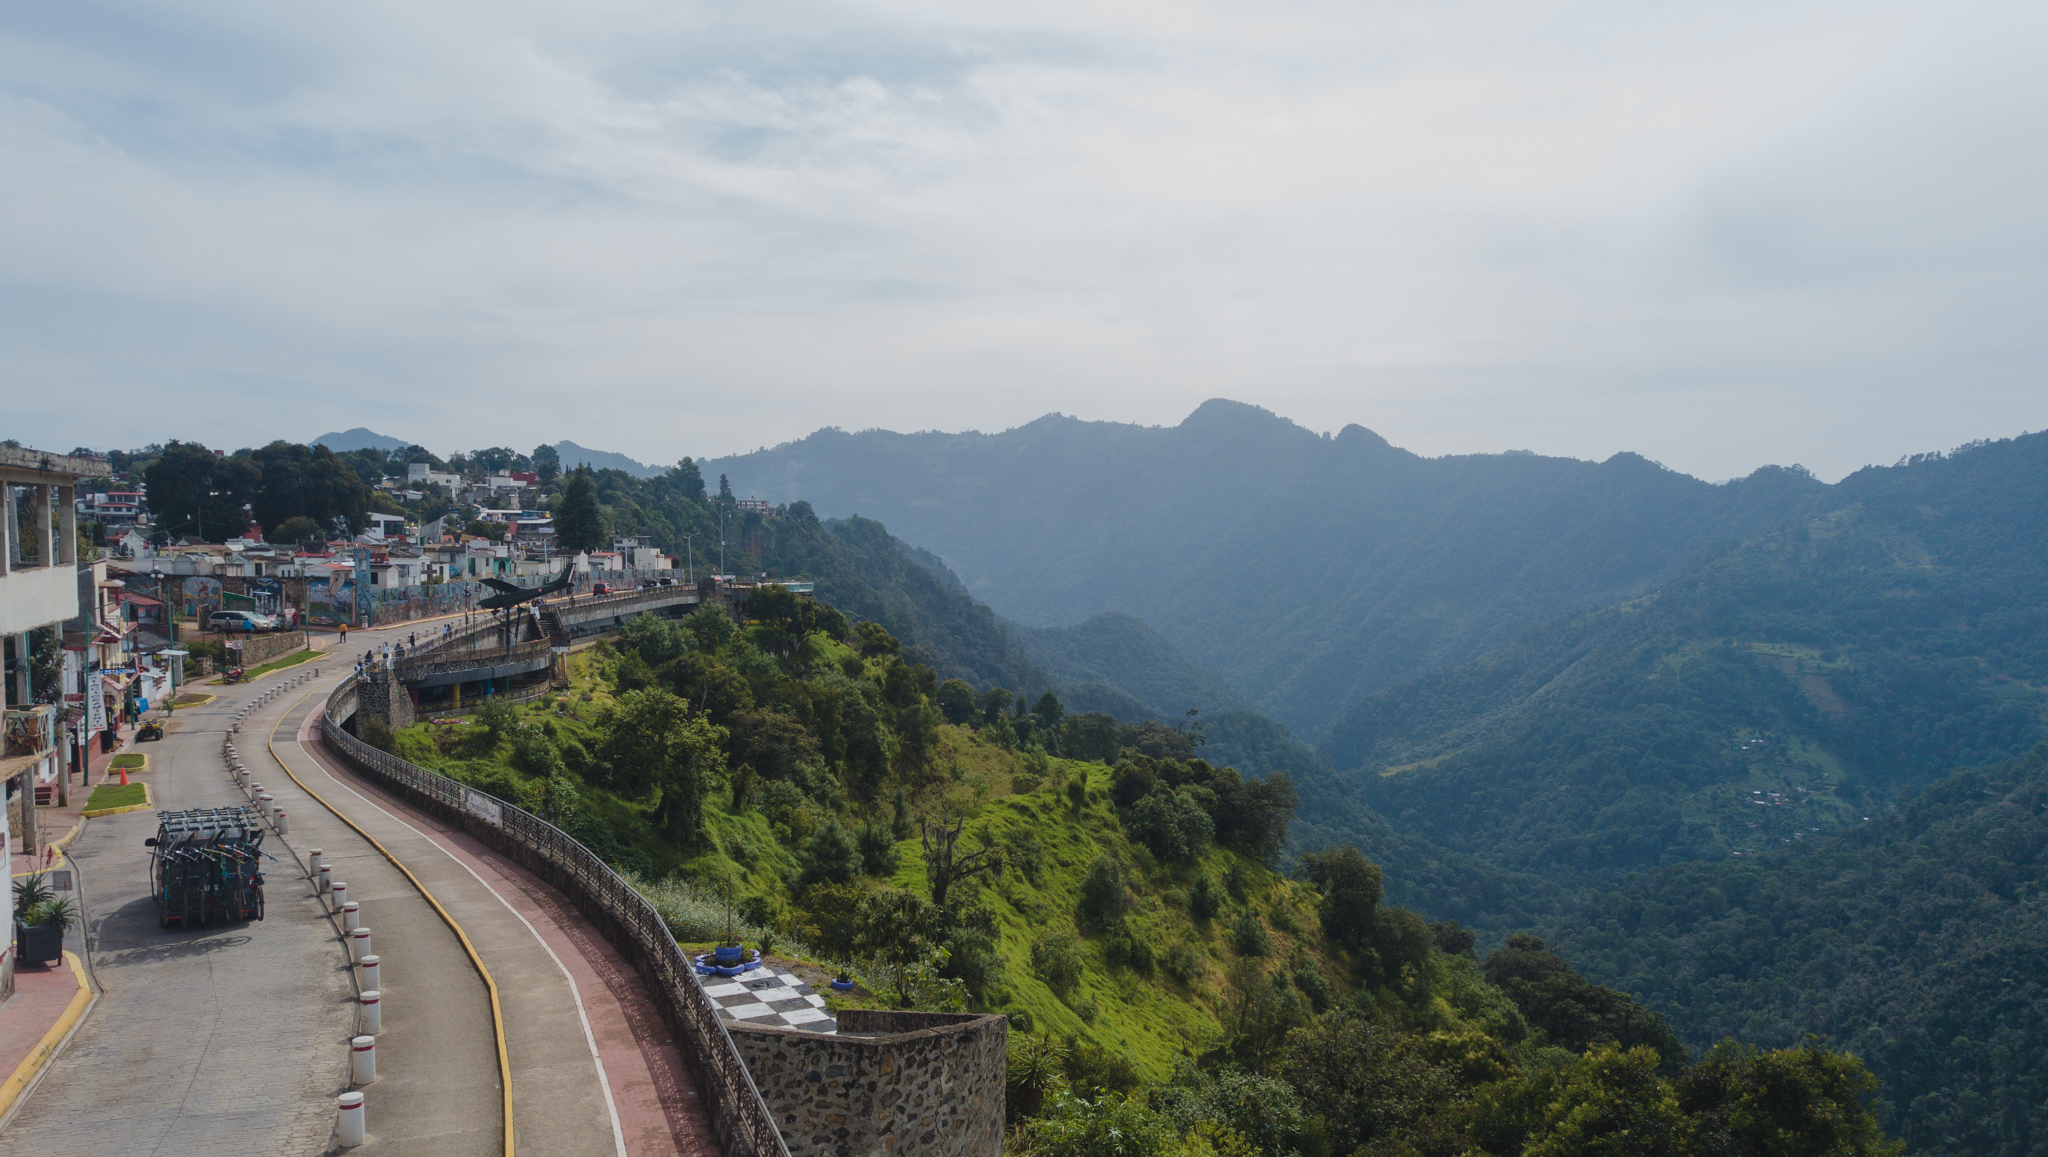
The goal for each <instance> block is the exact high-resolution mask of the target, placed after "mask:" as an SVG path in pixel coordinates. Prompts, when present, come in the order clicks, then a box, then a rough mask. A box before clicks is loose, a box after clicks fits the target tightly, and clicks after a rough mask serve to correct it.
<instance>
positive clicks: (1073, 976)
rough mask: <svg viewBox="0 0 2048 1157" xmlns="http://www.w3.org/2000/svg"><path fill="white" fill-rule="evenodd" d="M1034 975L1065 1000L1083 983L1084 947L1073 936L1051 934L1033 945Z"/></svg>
mask: <svg viewBox="0 0 2048 1157" xmlns="http://www.w3.org/2000/svg"><path fill="white" fill-rule="evenodd" d="M1031 972H1032V974H1033V975H1035V976H1037V977H1038V978H1039V979H1040V980H1043V981H1045V986H1046V987H1047V988H1050V989H1052V992H1053V995H1054V996H1057V997H1059V998H1060V999H1061V1000H1066V999H1067V998H1068V997H1069V996H1071V995H1072V994H1073V992H1074V989H1075V988H1076V987H1077V986H1078V985H1079V984H1080V983H1081V945H1080V943H1079V942H1078V941H1076V940H1075V939H1074V934H1073V933H1072V932H1067V931H1064V930H1062V931H1059V932H1051V933H1048V934H1046V935H1044V936H1041V937H1039V938H1038V939H1037V940H1034V941H1032V943H1031Z"/></svg>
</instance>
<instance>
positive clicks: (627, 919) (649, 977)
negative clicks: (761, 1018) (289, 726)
mask: <svg viewBox="0 0 2048 1157" xmlns="http://www.w3.org/2000/svg"><path fill="white" fill-rule="evenodd" d="M544 645H545V644H544V643H543V646H544ZM355 699H356V681H355V677H354V676H350V677H348V678H347V679H344V680H343V681H342V684H341V686H340V687H337V688H336V689H335V690H334V692H333V693H332V694H331V695H329V696H328V697H327V706H326V708H325V710H324V711H323V712H322V714H321V728H322V731H323V733H324V734H325V735H326V737H327V742H328V744H329V746H330V747H331V748H332V749H333V750H334V751H335V753H336V754H338V755H340V756H341V757H342V758H343V759H344V760H346V761H347V762H348V763H349V764H350V766H352V767H354V768H356V769H357V770H359V771H361V772H363V773H365V774H367V775H370V776H372V777H374V778H376V779H379V780H381V781H383V782H385V783H388V784H390V785H391V786H393V787H395V788H397V789H398V790H399V791H400V793H401V794H404V795H407V796H409V797H411V798H413V799H416V800H418V801H420V802H421V803H423V804H425V805H426V806H427V807H428V808H429V810H431V811H433V812H435V813H436V814H438V815H439V816H440V817H441V818H442V819H444V820H448V821H451V822H453V823H455V824H458V825H460V826H461V827H462V828H463V829H464V830H465V831H467V832H468V833H469V834H470V835H473V836H475V837H477V838H478V839H479V840H482V841H483V842H484V843H486V844H489V845H490V846H492V847H493V848H496V849H497V850H499V851H501V852H504V853H505V854H507V855H509V856H511V857H512V858H513V859H515V860H517V861H519V863H520V864H521V865H523V866H524V867H526V868H527V869H528V870H529V871H532V872H533V873H535V874H536V875H538V876H540V877H541V878H543V879H545V880H547V881H548V882H549V883H551V884H553V885H554V886H555V887H556V888H558V889H560V890H561V891H562V893H563V894H564V895H566V896H568V897H569V899H570V902H572V903H573V904H575V905H576V908H577V910H578V911H580V912H582V913H583V915H584V916H585V917H586V918H588V919H589V920H590V922H591V923H592V924H594V925H596V926H597V929H598V931H599V932H601V933H602V934H603V935H604V937H605V939H607V940H610V941H611V942H612V944H613V945H614V946H615V947H617V948H618V950H619V952H620V953H621V954H622V955H624V956H625V957H626V959H627V960H628V961H630V962H631V963H632V965H633V967H634V969H635V970H636V971H638V972H639V973H640V976H641V979H643V980H645V981H646V982H647V988H648V991H649V992H650V993H652V994H653V996H654V1003H655V1006H656V1007H657V1008H658V1009H659V1010H660V1011H661V1015H662V1018H663V1019H664V1020H666V1021H667V1022H668V1025H669V1027H670V1028H671V1029H672V1030H674V1032H675V1035H676V1040H677V1042H678V1043H680V1044H681V1045H682V1053H683V1060H684V1061H685V1062H686V1063H687V1064H688V1065H689V1066H690V1073H691V1075H692V1076H693V1077H695V1078H696V1081H697V1088H698V1091H699V1093H700V1095H701V1097H702V1100H703V1103H704V1104H705V1105H706V1107H707V1109H708V1110H709V1115H710V1118H711V1127H712V1129H713V1131H714V1132H716V1133H717V1134H718V1139H719V1146H720V1148H721V1149H723V1150H724V1152H725V1154H726V1157H789V1147H788V1146H787V1145H785V1144H784V1143H783V1140H782V1134H781V1132H780V1131H778V1130H777V1129H776V1127H775V1118H774V1117H773V1116H772V1115H771V1114H770V1113H769V1112H768V1105H767V1103H766V1102H765V1101H763V1100H762V1099H761V1091H760V1090H759V1089H758V1088H756V1087H755V1085H754V1078H753V1076H752V1075H751V1074H749V1073H748V1072H747V1066H746V1063H745V1062H744V1061H742V1060H741V1059H740V1054H739V1050H738V1049H736V1048H734V1047H733V1043H732V1034H730V1033H729V1032H727V1031H726V1027H725V1022H724V1021H722V1020H720V1019H718V1013H717V1012H716V1010H715V1006H713V1005H712V1003H711V998H710V997H708V996H706V995H704V986H703V985H702V984H700V983H699V982H698V980H697V969H696V967H695V965H694V963H693V962H692V961H691V960H690V958H689V957H688V956H685V955H684V954H683V950H682V948H681V947H680V946H679V945H677V944H676V940H675V937H674V936H673V935H671V934H670V933H669V930H668V925H667V924H666V923H665V922H664V921H663V920H662V918H661V915H660V913H658V912H656V911H655V910H654V906H653V905H652V904H649V903H648V902H647V898H646V897H644V896H642V895H641V894H640V893H639V892H636V891H634V890H633V888H632V886H631V885H629V884H627V883H626V882H625V881H624V880H622V879H620V878H619V874H618V873H617V872H614V871H612V869H611V866H610V865H609V864H606V863H605V862H604V861H603V860H601V859H599V858H597V856H596V855H594V854H593V853H592V852H591V851H590V849H588V848H586V847H584V846H583V845H582V844H580V843H578V842H576V841H575V840H574V839H572V838H571V837H570V836H569V835H568V834H567V833H565V832H563V831H562V830H561V829H560V828H557V827H556V826H554V825H553V824H551V823H548V822H547V821H546V820H543V819H541V818H539V817H538V816H535V815H533V814H532V813H530V812H527V811H525V810H523V809H521V808H518V807H515V806H513V805H512V804H509V803H505V802H503V801H501V800H498V799H496V798H494V797H491V796H487V795H484V794H483V793H481V792H479V791H477V790H475V789H474V788H470V787H467V786H465V785H463V784H461V783H458V782H456V781H455V780H452V779H449V778H448V777H447V776H445V775H440V774H438V773H436V772H432V771H428V770H427V769H426V768H424V767H420V766H419V765H418V764H415V763H411V762H409V761H407V760H403V759H400V758H398V757H397V756H395V755H391V754H390V753H388V752H383V751H379V750H377V749H376V748H374V747H371V746H370V745H369V744H367V743H364V742H363V741H362V740H360V739H357V738H356V737H355V736H353V735H351V734H349V733H348V731H347V730H346V729H345V728H343V727H342V725H341V721H342V720H344V719H346V718H347V717H348V716H350V715H353V714H354V713H355Z"/></svg>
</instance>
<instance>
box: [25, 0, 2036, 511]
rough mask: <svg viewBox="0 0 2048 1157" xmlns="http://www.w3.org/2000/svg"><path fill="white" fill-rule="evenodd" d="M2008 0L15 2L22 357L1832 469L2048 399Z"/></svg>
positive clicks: (693, 430)
mask: <svg viewBox="0 0 2048 1157" xmlns="http://www.w3.org/2000/svg"><path fill="white" fill-rule="evenodd" d="M1963 17H1964V13H1963V12H1962V11H1961V10H1955V9H1947V10H1931V9H1929V8H1928V7H1927V6H1924V5H1910V4H1903V3H1876V4H1860V5H1854V6H1852V5H1849V4H1846V3H1840V4H1803V5H1791V6H1787V5H1765V4H1760V3H1738V4H1731V5H1723V6H1716V7H1714V8H1713V9H1711V10H1701V11H1689V10H1685V9H1682V8H1675V7H1669V6H1644V5H1628V4H1619V3H1582V4H1572V5H1566V4H1555V3H1552V4H1528V3H1523V4H1495V3H1449V4H1444V3H1432V4H1421V3H1415V4H1400V3H1394V4H1382V5H1373V6H1355V5H1335V4H1311V3H1297V4H1279V5H1274V4H1259V5H1253V4H1220V3H1208V4H1192V5H1190V4H1173V5H1168V4H1160V3H1148V2H1139V3H1128V4H1121V5H1114V6H1104V5H1099V4H1094V5H1082V4H1060V3H1054V4H1046V5H1035V6H1016V5H993V4H989V5H961V4H947V5H937V4H922V3H885V2H884V3H843V4H828V3H787V4H770V5H763V6H748V7H745V8H743V9H735V8H732V7H731V6H713V5H703V4H673V3H670V4H659V5H657V4H651V3H638V2H631V0H613V2H610V3H596V4H580V5H573V6H572V5H546V4H489V5H487V4H479V3H467V4H465V3H454V4H445V5H431V6H417V5H412V6H407V5H399V4H390V3H365V4H355V5H347V6H344V5H333V4H329V5H314V6H297V7H289V8H278V7H275V6H262V5H255V4H215V5H210V6H206V7H204V8H202V9H198V10H170V9H162V8H160V7H156V6H147V5H139V4H123V3H104V4H75V5H17V6H13V7H12V8H9V9H7V10H6V11H5V12H4V13H0V203H4V204H6V205H8V206H9V209H10V211H9V212H8V213H7V214H6V215H5V216H4V217H0V305H4V306H5V307H6V308H5V310H4V314H0V373H4V374H5V380H6V381H7V382H8V385H7V387H6V388H7V389H8V391H9V392H10V393H11V394H15V395H18V397H15V398H10V405H9V409H10V411H11V416H15V417H16V420H17V424H18V425H19V426H20V428H22V429H23V430H24V431H26V432H27V433H28V434H32V435H34V437H35V438H36V439H40V440H42V441H48V442H51V443H52V444H54V443H56V442H67V443H68V442H74V441H82V442H141V441H146V440H150V439H152V438H159V437H165V436H186V437H197V438H201V439H204V440H207V441H209V442H212V443H215V444H243V443H247V442H253V441H260V440H265V439H268V438H270V437H273V436H278V435H298V436H303V435H306V434H311V433H313V432H316V431H317V430H320V429H326V428H329V427H332V426H334V425H336V424H337V423H340V424H343V425H353V424H357V423H359V422H360V423H363V424H368V425H370V426H372V427H373V428H377V429H380V430H385V431H387V432H390V433H395V434H400V435H403V436H407V437H412V438H416V439H418V440H421V441H424V442H427V443H428V444H430V445H437V446H443V447H447V448H455V447H461V446H469V445H480V444H487V443H495V442H507V441H509V442H513V443H517V444H522V445H523V444H525V443H527V442H533V441H539V440H541V439H542V438H543V437H545V438H548V439H550V440H552V439H553V438H556V437H562V436H567V437H571V438H574V439H575V440H577V441H579V442H582V443H584V444H588V445H600V446H607V447H613V448H616V449H619V450H622V451H625V452H628V453H632V454H634V455H635V456H637V457H640V458H643V459H646V460H653V461H662V460H670V459H673V458H675V457H678V456H680V455H681V454H684V453H694V454H704V453H721V452H726V451H731V450H737V449H746V448H751V447H752V446H755V445H759V444H764V443H772V442H775V441H779V440H782V439H784V438H789V437H794V436H798V435H801V434H803V433H805V432H807V431H808V430H810V429H812V428H814V427H816V426H819V425H826V424H836V425H844V426H849V427H866V426H875V425H886V426H894V427H897V428H929V427H947V428H961V427H978V428H983V429H994V428H1001V427H1003V426H1006V425H1010V424H1013V423H1016V422H1020V421H1025V420H1029V419H1030V418H1032V417H1035V416H1037V415H1038V414H1040V413H1043V412H1045V411H1048V410H1062V411H1066V412H1070V413H1077V414H1080V415H1083V416H1087V417H1102V418H1114V419H1120V420H1136V421H1146V422H1171V421H1176V420H1178V418H1179V416H1180V415H1181V414H1183V413H1185V412H1186V411H1187V410H1188V409H1191V408H1192V407H1193V405H1195V404H1196V403H1197V402H1199V401H1200V400H1201V399H1202V398H1205V397H1210V396H1214V395H1218V394H1221V395H1227V396H1233V397H1240V398H1243V399H1245V400H1248V401H1254V402H1258V403H1260V404H1263V405H1266V406H1269V407H1271V408H1273V409H1275V410H1277V411H1279V412H1281V413H1285V414H1288V415H1289V416H1292V417H1295V418H1296V419H1298V420H1300V421H1302V422H1304V423H1305V424H1308V425H1311V426H1315V427H1319V428H1329V429H1335V428H1337V427H1338V426H1341V425H1342V424H1344V423H1346V422H1351V421H1358V422H1362V423H1364V424H1366V425H1369V426H1372V427H1374V428H1376V429H1379V430H1381V431H1382V432H1384V433H1386V434H1388V435H1389V437H1391V438H1392V439H1393V440H1394V441H1396V442H1398V443H1401V444H1404V445H1407V446H1410V447H1411V448H1414V449H1416V450H1418V451H1422V452H1427V453H1437V452H1449V451H1464V450H1474V449H1497V448H1503V447H1506V446H1529V447H1531V448H1535V449H1540V450H1545V451H1548V452H1557V453H1577V454H1582V455H1585V456H1589V457H1604V456H1605V455H1606V454H1607V453H1610V452H1612V451H1613V450H1616V449H1622V448H1629V449H1636V450H1639V451H1641V452H1643V453H1646V454H1649V455H1650V456H1652V457H1655V458H1658V459H1660V460H1662V461H1665V462H1667V463H1668V464H1670V465H1672V466H1674V467H1677V468H1680V469H1688V470H1692V471H1695V472H1698V473H1702V474H1705V475H1709V476H1714V477H1721V476H1727V475H1730V474H1736V473H1741V472H1744V471H1746V470H1747V469H1749V468H1750V467H1752V466H1754V465H1757V464H1759V463H1761V462H1764V461H1774V460H1775V461H1791V460H1795V459H1796V460H1801V461H1804V462H1806V464H1807V465H1809V466H1812V467H1814V468H1815V469H1816V470H1817V471H1819V472H1821V473H1822V474H1823V475H1824V476H1832V475H1835V474H1839V473H1841V472H1843V471H1846V470H1848V469H1853V468H1854V467H1855V466H1858V465H1860V464H1862V463H1863V462H1865V461H1869V460H1873V459H1876V460H1889V459H1890V458H1892V457H1896V456H1897V455H1898V454H1899V453H1903V452H1906V451H1908V450H1918V449H1925V448H1929V447H1930V446H1941V445H1947V444H1952V443H1956V442H1961V441H1964V440H1967V439H1969V438H1973V437H1978V436H1985V435H1995V434H2006V433H2012V432H2016V431H2017V430H2018V429H2021V428H2027V427H2039V426H2042V425H2048V421H2044V418H2048V412H2044V411H2048V401H2044V399H2048V391H2044V390H2042V389H2040V386H2039V378H2040V376H2041V368H2042V365H2043V355H2044V352H2048V351H2044V349H2043V345H2042V343H2043V340H2044V339H2043V338H2042V337H2041V336H2040V335H2039V334H2038V332H2037V331H2038V330H2039V328H2040V327H2039V326H2038V325H2037V324H2036V323H2035V322H2034V319H2033V317H2032V314H2033V313H2035V312H2036V310H2035V309H2034V308H2033V303H2034V302H2037V301H2039V300H2040V297H2041V291H2042V289H2043V288H2044V286H2043V276H2042V271H2043V252H2042V250H2043V241H2044V235H2043V229H2044V227H2043V225H2042V224H2041V222H2040V219H2039V214H2038V211H2037V209H2036V206H2038V204H2039V203H2040V199H2041V195H2042V193H2043V192H2044V191H2048V190H2044V184H2048V182H2044V179H2043V177H2044V174H2043V172H2042V165H2043V163H2044V162H2043V161H2042V160H2041V158H2040V155H2039V150H2036V149H2031V148H2028V147H2027V142H2028V141H2029V140H2030V139H2031V135H2032V133H2031V132H2030V126H2031V125H2034V124H2038V123H2039V122H2040V118H2041V114H2042V112H2043V111H2044V109H2043V108H2042V105H2043V103H2044V102H2043V90H2044V82H2043V81H2042V80H2041V79H2040V77H2041V76H2042V75H2044V72H2043V70H2042V69H2041V67H2040V66H2041V64H2042V61H2041V59H2040V56H2041V53H2040V50H2039V47H2038V46H2039V45H2041V44H2042V43H2044V41H2043V38H2042V36H2041V33H2042V31H2043V29H2042V27H2041V24H2042V22H2043V19H2044V17H2043V15H2042V13H2041V12H2040V10H2038V8H2036V7H2030V6H2025V5H2021V4H2017V3H2008V4H1984V5H1977V6H1973V7H1972V8H1970V9H1969V10H1968V13H1967V19H1965V18H1963ZM80 397H92V398H94V399H96V401H97V402H98V403H99V404H98V405H96V406H95V407H93V410H94V411H95V412H93V413H91V414H90V416H88V415H87V414H86V413H85V412H83V410H82V408H81V407H79V406H77V405H75V404H74V400H75V399H78V398H80ZM17 436H20V435H17Z"/></svg>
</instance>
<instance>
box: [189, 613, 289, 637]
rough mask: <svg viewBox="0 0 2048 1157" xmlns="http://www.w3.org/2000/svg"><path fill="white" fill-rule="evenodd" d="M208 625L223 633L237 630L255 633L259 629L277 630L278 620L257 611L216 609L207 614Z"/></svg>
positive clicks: (231, 632) (232, 632)
mask: <svg viewBox="0 0 2048 1157" xmlns="http://www.w3.org/2000/svg"><path fill="white" fill-rule="evenodd" d="M206 625H207V626H208V627H209V628H210V629H212V630H216V631H219V632H221V633H222V634H230V635H231V634H234V633H235V632H236V631H242V632H246V633H249V634H254V633H255V632H257V631H274V630H276V629H277V620H276V619H273V618H271V617H270V616H269V615H259V614H257V613H256V612H255V611H215V612H213V613H212V614H211V615H208V616H207V618H206Z"/></svg>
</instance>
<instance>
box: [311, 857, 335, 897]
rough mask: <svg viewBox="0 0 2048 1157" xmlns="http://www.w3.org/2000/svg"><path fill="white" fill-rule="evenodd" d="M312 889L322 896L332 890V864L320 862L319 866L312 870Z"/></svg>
mask: <svg viewBox="0 0 2048 1157" xmlns="http://www.w3.org/2000/svg"><path fill="white" fill-rule="evenodd" d="M313 890H314V892H316V893H317V894H319V895H322V896H325V895H326V894H327V893H329V892H332V891H334V865H333V864H322V865H320V867H319V868H317V869H315V870H314V872H313Z"/></svg>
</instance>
